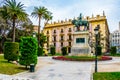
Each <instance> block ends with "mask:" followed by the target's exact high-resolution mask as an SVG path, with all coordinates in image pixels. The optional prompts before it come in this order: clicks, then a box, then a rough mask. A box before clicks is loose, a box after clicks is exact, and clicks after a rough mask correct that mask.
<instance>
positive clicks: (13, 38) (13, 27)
mask: <svg viewBox="0 0 120 80" xmlns="http://www.w3.org/2000/svg"><path fill="white" fill-rule="evenodd" d="M12 42H15V18H13V40H12Z"/></svg>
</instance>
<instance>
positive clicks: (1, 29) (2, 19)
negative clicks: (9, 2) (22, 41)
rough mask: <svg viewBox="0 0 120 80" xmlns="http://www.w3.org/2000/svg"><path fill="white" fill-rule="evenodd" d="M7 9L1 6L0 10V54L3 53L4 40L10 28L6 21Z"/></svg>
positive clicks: (9, 22)
mask: <svg viewBox="0 0 120 80" xmlns="http://www.w3.org/2000/svg"><path fill="white" fill-rule="evenodd" d="M8 17H9V15H8V9H7V8H6V7H5V6H3V7H1V8H0V53H2V51H3V45H4V42H5V40H6V33H7V32H8V31H9V30H10V28H11V25H10V24H11V21H10V20H9V19H8Z"/></svg>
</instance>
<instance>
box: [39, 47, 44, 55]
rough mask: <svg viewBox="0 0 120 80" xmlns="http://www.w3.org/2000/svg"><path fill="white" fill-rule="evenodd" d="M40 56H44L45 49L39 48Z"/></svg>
mask: <svg viewBox="0 0 120 80" xmlns="http://www.w3.org/2000/svg"><path fill="white" fill-rule="evenodd" d="M38 56H43V48H42V47H38Z"/></svg>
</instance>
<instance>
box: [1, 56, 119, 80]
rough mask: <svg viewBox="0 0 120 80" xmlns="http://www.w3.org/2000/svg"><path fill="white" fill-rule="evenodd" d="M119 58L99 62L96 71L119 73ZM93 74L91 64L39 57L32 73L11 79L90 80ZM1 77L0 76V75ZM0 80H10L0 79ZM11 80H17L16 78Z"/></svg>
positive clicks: (92, 65)
mask: <svg viewBox="0 0 120 80" xmlns="http://www.w3.org/2000/svg"><path fill="white" fill-rule="evenodd" d="M119 66H120V58H118V57H114V58H113V60H110V61H99V62H98V71H99V72H109V71H120V69H119ZM93 72H94V61H93V62H75V61H59V60H53V59H52V58H51V57H39V60H38V64H37V67H36V71H35V72H34V73H30V72H29V71H28V72H23V73H19V74H16V75H13V76H12V78H13V77H17V78H23V79H18V80H31V79H32V80H92V73H93ZM0 76H1V75H0ZM7 77H8V76H7ZM0 80H12V79H1V77H0ZM13 80H17V79H16V78H15V79H13Z"/></svg>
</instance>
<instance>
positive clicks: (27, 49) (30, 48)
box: [19, 37, 38, 68]
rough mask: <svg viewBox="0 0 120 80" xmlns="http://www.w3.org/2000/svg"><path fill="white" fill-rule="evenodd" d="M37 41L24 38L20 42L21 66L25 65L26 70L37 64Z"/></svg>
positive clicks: (31, 38)
mask: <svg viewBox="0 0 120 80" xmlns="http://www.w3.org/2000/svg"><path fill="white" fill-rule="evenodd" d="M37 50H38V45H37V40H36V38H33V37H22V38H21V41H20V53H21V55H20V60H19V63H20V64H21V65H25V66H26V68H27V66H29V65H30V64H35V65H36V64H37Z"/></svg>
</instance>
